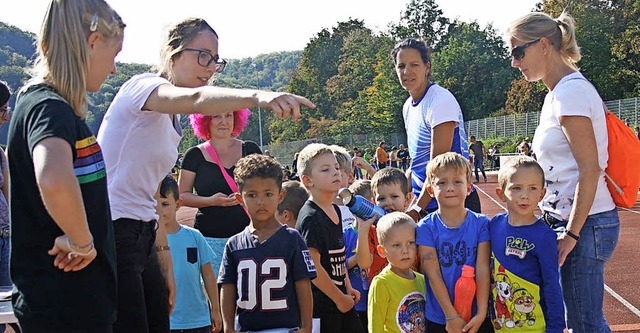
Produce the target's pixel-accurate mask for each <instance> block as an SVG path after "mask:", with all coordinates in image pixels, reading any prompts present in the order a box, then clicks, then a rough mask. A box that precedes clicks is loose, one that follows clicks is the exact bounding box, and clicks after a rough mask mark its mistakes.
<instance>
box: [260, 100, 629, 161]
mask: <svg viewBox="0 0 640 333" xmlns="http://www.w3.org/2000/svg"><path fill="white" fill-rule="evenodd" d="M605 105H606V106H607V108H609V110H611V112H613V113H615V114H616V115H617V116H618V118H620V119H622V120H623V121H624V120H628V121H629V122H630V123H631V125H632V126H637V125H640V97H635V98H627V99H619V100H614V101H608V102H605ZM539 119H540V112H529V113H519V114H511V115H506V116H501V117H493V118H484V119H476V120H470V121H466V122H465V129H466V133H467V136H471V135H473V136H475V137H478V138H499V137H512V138H513V137H519V136H520V137H523V136H529V137H533V134H534V132H535V131H536V127H537V126H538V122H539ZM380 141H385V142H386V143H387V149H391V148H392V147H393V146H396V147H398V146H399V145H400V144H405V145H406V142H407V136H406V133H387V134H375V133H373V134H362V135H344V136H335V137H328V138H315V139H308V140H300V141H292V142H287V143H278V144H270V145H265V146H264V147H262V150H263V151H265V150H269V152H270V153H271V155H272V156H274V157H276V158H277V159H278V160H279V161H280V162H281V163H283V164H284V165H288V164H291V162H292V161H293V156H294V154H295V153H297V152H299V151H300V150H302V148H304V147H305V146H306V145H308V144H310V143H314V142H319V143H324V144H328V145H332V144H336V145H339V146H342V147H345V148H346V149H347V150H348V151H352V150H353V148H354V147H358V149H360V151H362V152H364V150H365V149H366V148H370V149H372V151H375V148H376V147H378V145H379V144H380Z"/></svg>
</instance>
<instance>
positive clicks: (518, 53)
mask: <svg viewBox="0 0 640 333" xmlns="http://www.w3.org/2000/svg"><path fill="white" fill-rule="evenodd" d="M539 41H540V38H536V39H534V40H532V41H530V42H528V43H525V44H522V45H519V46H516V47H514V48H512V49H511V56H512V57H513V59H515V60H522V58H524V50H526V49H527V47H529V46H531V45H533V44H535V43H537V42H539Z"/></svg>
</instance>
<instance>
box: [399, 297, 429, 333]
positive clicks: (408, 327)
mask: <svg viewBox="0 0 640 333" xmlns="http://www.w3.org/2000/svg"><path fill="white" fill-rule="evenodd" d="M424 306H425V300H424V296H423V295H422V294H421V293H419V292H413V293H410V294H408V295H406V296H405V297H404V298H403V299H402V301H401V302H400V305H399V306H398V311H397V317H396V321H397V324H398V327H399V328H400V330H401V332H403V333H423V332H425V330H426V328H427V323H426V321H425V319H424Z"/></svg>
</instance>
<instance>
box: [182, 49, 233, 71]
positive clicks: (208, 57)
mask: <svg viewBox="0 0 640 333" xmlns="http://www.w3.org/2000/svg"><path fill="white" fill-rule="evenodd" d="M182 51H192V52H198V65H200V66H202V67H209V65H211V63H212V62H215V64H216V73H220V72H222V71H223V70H224V68H225V67H227V61H226V60H224V59H220V57H219V56H218V55H217V54H216V55H213V54H211V53H210V52H209V51H206V50H200V49H192V48H188V47H187V48H184V49H182Z"/></svg>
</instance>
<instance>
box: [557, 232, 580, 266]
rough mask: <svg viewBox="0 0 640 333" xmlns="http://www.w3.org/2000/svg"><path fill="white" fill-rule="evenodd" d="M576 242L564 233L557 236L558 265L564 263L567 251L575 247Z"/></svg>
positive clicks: (567, 254) (569, 251)
mask: <svg viewBox="0 0 640 333" xmlns="http://www.w3.org/2000/svg"><path fill="white" fill-rule="evenodd" d="M577 243H578V242H577V241H576V240H575V239H573V238H571V237H569V235H567V234H566V233H563V234H561V235H560V236H559V237H558V264H559V265H560V266H562V265H564V262H565V260H567V256H569V253H571V251H573V248H574V247H576V244H577Z"/></svg>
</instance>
